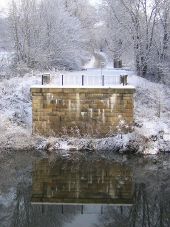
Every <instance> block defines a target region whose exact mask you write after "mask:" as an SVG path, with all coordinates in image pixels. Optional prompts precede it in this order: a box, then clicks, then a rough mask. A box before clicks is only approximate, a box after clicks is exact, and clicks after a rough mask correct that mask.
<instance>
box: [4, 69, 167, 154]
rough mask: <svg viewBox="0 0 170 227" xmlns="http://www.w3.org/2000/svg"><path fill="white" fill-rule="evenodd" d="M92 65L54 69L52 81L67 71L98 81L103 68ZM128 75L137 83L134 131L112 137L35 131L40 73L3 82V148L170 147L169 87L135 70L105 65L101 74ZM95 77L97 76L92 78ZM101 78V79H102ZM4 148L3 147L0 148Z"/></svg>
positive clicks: (148, 149)
mask: <svg viewBox="0 0 170 227" xmlns="http://www.w3.org/2000/svg"><path fill="white" fill-rule="evenodd" d="M91 66H92V65H90V68H89V69H87V70H85V71H79V72H66V71H62V72H60V71H52V72H50V73H51V75H52V77H53V82H54V83H57V80H58V78H61V75H64V77H65V78H67V83H69V81H73V78H78V79H75V81H76V80H77V81H79V80H81V75H82V74H83V75H84V76H85V77H88V78H90V77H91V80H90V79H89V81H88V83H90V85H93V84H95V83H96V82H95V81H96V78H101V69H96V68H92V67H91ZM125 74H128V75H129V79H128V82H129V84H130V85H134V86H135V87H136V94H135V131H134V132H133V133H131V134H128V135H124V136H123V139H121V137H120V136H119V135H117V136H115V137H112V138H104V139H100V140H99V139H91V138H86V139H85V138H77V139H75V138H59V139H57V138H48V139H47V138H42V137H40V136H33V135H32V130H31V128H32V126H31V124H32V120H31V119H32V115H31V97H30V87H31V86H32V85H41V73H35V72H34V73H31V74H26V75H25V76H24V77H22V78H21V77H15V78H11V79H9V80H6V79H4V80H3V81H1V82H0V118H1V124H0V145H1V147H3V148H4V149H6V148H11V149H12V148H15V149H29V148H33V147H34V148H35V147H36V148H38V149H48V150H54V149H63V150H76V149H79V150H82V149H89V150H109V151H113V150H115V151H116V150H117V151H120V152H124V151H127V150H132V151H136V150H139V151H140V152H144V153H149V154H151V153H152V154H154V153H158V152H159V151H170V141H168V140H169V139H170V138H169V137H170V89H169V88H168V87H167V86H165V85H159V84H156V83H153V82H149V81H147V80H146V79H143V78H139V77H137V76H136V75H135V73H134V72H133V71H130V70H127V69H121V70H118V69H113V68H111V67H109V66H108V67H106V68H104V69H103V70H102V75H105V76H106V77H107V78H109V77H110V78H114V77H116V76H119V75H125ZM93 78H95V79H94V80H93ZM99 81H100V80H99ZM1 150H2V149H1Z"/></svg>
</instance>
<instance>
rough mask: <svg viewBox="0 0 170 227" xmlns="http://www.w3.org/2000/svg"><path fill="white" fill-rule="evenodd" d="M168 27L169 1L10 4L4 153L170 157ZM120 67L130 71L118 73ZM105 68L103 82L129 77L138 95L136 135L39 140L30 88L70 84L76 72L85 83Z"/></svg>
mask: <svg viewBox="0 0 170 227" xmlns="http://www.w3.org/2000/svg"><path fill="white" fill-rule="evenodd" d="M169 19H170V1H169V0H166V1H162V0H156V1H155V0H154V1H147V0H118V1H117V0H105V1H100V4H96V6H94V5H91V4H90V1H86V0H64V1H63V0H41V1H39V0H21V1H18V0H13V1H11V4H10V6H9V12H8V14H7V15H6V17H4V16H2V17H0V29H1V33H0V76H1V78H0V88H1V89H0V98H1V99H0V117H1V124H0V144H1V147H3V148H15V149H23V148H25V149H28V148H32V147H34V148H37V149H46V150H48V151H51V150H56V149H57V150H58V149H71V150H75V149H80V150H82V149H87V150H112V151H113V150H114V151H119V152H127V151H129V150H131V152H137V151H138V152H142V153H157V152H160V151H169V150H170V148H169V146H170V144H169V136H170V131H169V128H170V121H169V118H170V103H169V100H170V89H169V81H170V74H169V72H170V65H169V62H170V40H169V37H170V26H169ZM90 59H91V60H90ZM89 60H90V61H89ZM119 60H122V61H123V67H124V69H126V70H123V71H121V70H119V71H118V70H113V66H112V65H113V61H119ZM101 62H104V67H106V68H105V69H103V72H102V73H103V74H104V75H110V76H113V75H120V74H128V75H129V76H130V77H129V83H130V84H132V85H135V86H136V88H137V89H136V94H135V123H134V129H135V130H134V132H133V133H131V134H126V135H123V136H121V135H119V134H121V133H118V135H115V136H114V137H110V135H109V134H108V138H107V139H101V140H98V139H91V138H81V136H80V135H79V134H78V133H77V134H76V133H75V136H76V137H78V138H77V139H75V138H68V137H67V136H64V137H63V138H59V139H57V138H50V139H47V138H42V137H40V136H33V135H32V130H31V127H32V126H31V124H32V122H31V119H32V116H31V98H30V86H31V85H33V84H37V83H39V84H40V83H41V78H40V76H39V73H40V72H41V73H42V72H44V71H48V72H52V73H53V74H54V76H55V75H60V74H64V75H66V74H67V77H68V78H72V75H73V74H74V75H77V76H79V75H81V74H82V72H81V71H75V70H80V69H83V70H84V69H85V70H86V69H87V71H83V74H84V75H86V74H87V75H89V76H90V75H91V76H93V75H95V76H99V75H101V71H100V69H96V68H100V67H101ZM108 66H109V67H108ZM129 69H130V71H129ZM65 70H66V71H65ZM71 70H74V72H71ZM54 72H55V73H54ZM137 75H138V76H137ZM151 81H152V82H151Z"/></svg>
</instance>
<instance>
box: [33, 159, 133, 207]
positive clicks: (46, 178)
mask: <svg viewBox="0 0 170 227" xmlns="http://www.w3.org/2000/svg"><path fill="white" fill-rule="evenodd" d="M132 192H133V184H132V172H131V170H130V169H129V168H127V167H126V166H122V165H120V164H114V163H112V164H108V165H106V164H104V163H103V162H97V164H96V163H94V164H93V163H89V164H88V163H86V162H84V163H83V162H81V163H79V164H74V163H71V162H69V161H66V162H65V163H63V161H59V160H58V161H56V163H55V164H54V163H53V165H52V166H50V164H49V163H48V160H47V159H44V160H41V161H40V162H38V163H36V164H35V166H34V170H33V186H32V202H52V203H91V204H95V203H99V204H103V203H106V204H107V203H108V204H114V203H117V204H131V203H132Z"/></svg>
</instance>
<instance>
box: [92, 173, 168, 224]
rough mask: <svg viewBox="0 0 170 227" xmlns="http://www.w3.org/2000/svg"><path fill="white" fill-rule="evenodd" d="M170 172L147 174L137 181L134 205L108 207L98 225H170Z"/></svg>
mask: <svg viewBox="0 0 170 227" xmlns="http://www.w3.org/2000/svg"><path fill="white" fill-rule="evenodd" d="M156 174H158V175H156ZM169 177H170V174H169V173H168V172H167V173H165V174H163V175H162V174H159V173H155V175H154V176H151V177H150V176H149V177H148V176H145V180H146V181H145V183H137V184H136V185H135V190H134V195H133V199H134V205H133V206H132V207H127V206H126V207H108V208H107V209H106V210H105V212H104V214H103V215H102V216H100V218H99V220H100V224H99V225H95V226H96V227H99V226H101V227H169V226H170V178H169ZM146 178H147V179H146Z"/></svg>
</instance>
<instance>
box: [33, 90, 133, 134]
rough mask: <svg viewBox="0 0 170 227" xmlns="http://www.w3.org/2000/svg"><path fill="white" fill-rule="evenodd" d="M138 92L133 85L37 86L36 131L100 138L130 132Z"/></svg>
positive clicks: (34, 130) (34, 120)
mask: <svg viewBox="0 0 170 227" xmlns="http://www.w3.org/2000/svg"><path fill="white" fill-rule="evenodd" d="M134 92H135V88H134V87H132V86H124V87H123V86H117V87H116V86H115V87H111V88H110V87H108V88H107V87H90V88H85V87H77V88H72V87H70V88H68V87H55V86H50V85H45V86H33V87H32V88H31V93H32V124H33V133H34V134H40V135H44V136H62V135H69V136H75V137H76V136H87V135H89V136H91V137H99V138H100V137H106V136H108V135H110V134H113V133H118V130H120V131H122V130H123V131H128V130H130V126H131V125H132V123H133V116H134V115H133V106H134V99H133V94H134Z"/></svg>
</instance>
